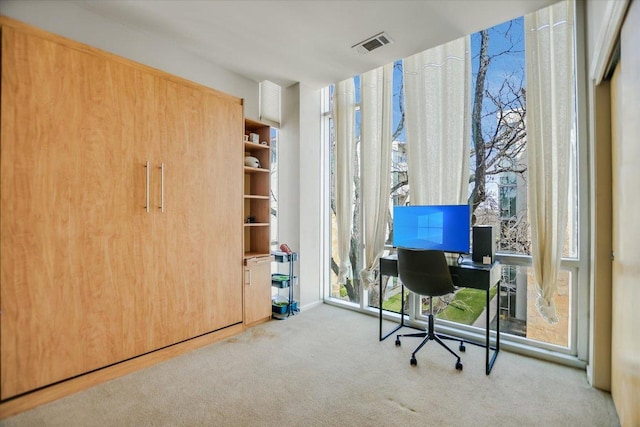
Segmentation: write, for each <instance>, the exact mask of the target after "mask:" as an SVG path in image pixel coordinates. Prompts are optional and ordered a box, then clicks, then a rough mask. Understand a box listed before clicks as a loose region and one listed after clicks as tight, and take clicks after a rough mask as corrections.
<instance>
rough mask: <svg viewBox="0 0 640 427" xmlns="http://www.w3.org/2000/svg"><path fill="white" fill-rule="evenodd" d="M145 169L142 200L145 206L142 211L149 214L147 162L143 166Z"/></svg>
mask: <svg viewBox="0 0 640 427" xmlns="http://www.w3.org/2000/svg"><path fill="white" fill-rule="evenodd" d="M144 168H145V172H146V173H145V175H146V182H145V189H144V198H145V205H144V209H145V210H146V211H147V212H149V173H150V171H149V162H148V161H147V163H146V164H145V165H144Z"/></svg>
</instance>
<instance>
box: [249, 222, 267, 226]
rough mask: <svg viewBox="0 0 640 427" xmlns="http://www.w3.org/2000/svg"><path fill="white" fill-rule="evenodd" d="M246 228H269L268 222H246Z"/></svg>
mask: <svg viewBox="0 0 640 427" xmlns="http://www.w3.org/2000/svg"><path fill="white" fill-rule="evenodd" d="M244 226H245V227H268V226H269V223H268V222H245V223H244Z"/></svg>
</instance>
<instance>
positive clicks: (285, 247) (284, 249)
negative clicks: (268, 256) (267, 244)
mask: <svg viewBox="0 0 640 427" xmlns="http://www.w3.org/2000/svg"><path fill="white" fill-rule="evenodd" d="M280 250H281V251H282V252H284V253H286V254H287V255H291V254H292V253H293V251H292V250H291V248H290V247H289V245H287V244H286V243H283V244H281V245H280Z"/></svg>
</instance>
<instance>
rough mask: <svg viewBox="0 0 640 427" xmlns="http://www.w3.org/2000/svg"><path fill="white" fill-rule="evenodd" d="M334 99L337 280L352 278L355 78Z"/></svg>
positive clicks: (344, 83)
mask: <svg viewBox="0 0 640 427" xmlns="http://www.w3.org/2000/svg"><path fill="white" fill-rule="evenodd" d="M333 96H334V99H333V127H334V132H335V135H334V141H335V144H336V172H335V183H336V222H337V226H338V230H337V240H338V257H339V258H340V265H339V270H338V283H341V284H343V283H345V282H346V280H347V279H348V278H351V277H353V270H352V267H351V262H350V260H349V248H350V243H351V228H352V225H353V173H354V167H355V165H354V161H355V142H354V126H355V86H354V83H353V79H352V78H351V79H347V80H343V81H341V82H339V83H337V84H336V85H335V91H334V94H333Z"/></svg>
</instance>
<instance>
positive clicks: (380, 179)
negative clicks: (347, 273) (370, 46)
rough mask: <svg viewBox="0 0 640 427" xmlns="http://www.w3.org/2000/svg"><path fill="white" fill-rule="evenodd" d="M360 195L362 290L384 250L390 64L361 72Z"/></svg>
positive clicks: (369, 282) (371, 283)
mask: <svg viewBox="0 0 640 427" xmlns="http://www.w3.org/2000/svg"><path fill="white" fill-rule="evenodd" d="M360 96H361V101H360V117H361V118H362V122H361V125H360V126H361V127H360V136H361V138H360V153H361V154H360V158H361V163H360V176H361V178H362V179H361V181H360V182H361V184H360V192H361V199H360V200H361V201H362V214H363V218H364V230H363V234H364V262H363V269H362V270H361V271H360V277H361V278H362V281H363V283H364V286H365V288H366V289H369V288H370V287H371V286H374V285H375V284H376V277H375V272H376V268H377V264H378V261H379V259H380V256H381V255H382V252H383V251H384V240H385V234H386V227H387V216H388V212H389V188H390V186H391V180H390V176H389V174H390V172H391V133H392V131H391V116H392V102H393V64H388V65H386V66H384V67H380V68H377V69H375V70H372V71H369V72H368V73H365V74H363V75H362V77H361V91H360Z"/></svg>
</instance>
